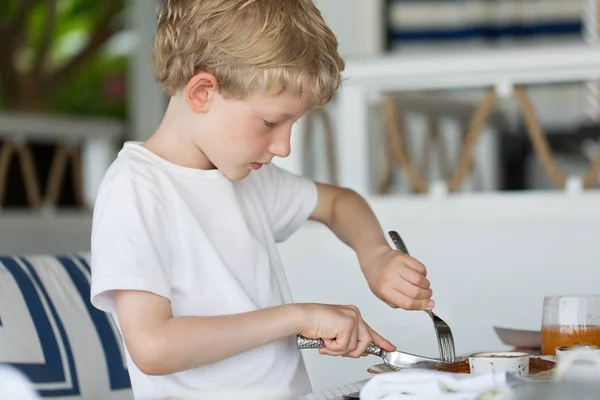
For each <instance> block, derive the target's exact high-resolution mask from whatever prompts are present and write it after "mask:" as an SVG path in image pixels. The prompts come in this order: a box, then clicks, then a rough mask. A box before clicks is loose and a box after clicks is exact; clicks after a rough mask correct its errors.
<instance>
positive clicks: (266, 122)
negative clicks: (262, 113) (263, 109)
mask: <svg viewBox="0 0 600 400" xmlns="http://www.w3.org/2000/svg"><path fill="white" fill-rule="evenodd" d="M263 121H264V122H265V126H266V127H267V128H269V129H272V128H275V126H276V125H277V124H276V123H275V122H269V121H266V120H263Z"/></svg>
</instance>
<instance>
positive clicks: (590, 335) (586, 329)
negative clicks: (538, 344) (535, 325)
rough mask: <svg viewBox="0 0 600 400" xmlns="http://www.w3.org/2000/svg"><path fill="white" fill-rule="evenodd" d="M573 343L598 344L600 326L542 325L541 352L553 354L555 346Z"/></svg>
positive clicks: (599, 341) (599, 344) (599, 340)
mask: <svg viewBox="0 0 600 400" xmlns="http://www.w3.org/2000/svg"><path fill="white" fill-rule="evenodd" d="M574 344H593V345H597V346H600V326H596V325H587V326H584V325H579V326H578V325H575V326H544V327H543V328H542V354H545V355H553V356H554V355H556V348H557V347H559V346H572V345H574Z"/></svg>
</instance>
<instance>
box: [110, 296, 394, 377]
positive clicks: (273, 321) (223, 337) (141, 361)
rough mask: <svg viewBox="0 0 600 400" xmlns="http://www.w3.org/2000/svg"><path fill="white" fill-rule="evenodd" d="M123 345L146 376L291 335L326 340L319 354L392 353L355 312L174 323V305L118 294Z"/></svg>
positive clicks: (315, 310)
mask: <svg viewBox="0 0 600 400" xmlns="http://www.w3.org/2000/svg"><path fill="white" fill-rule="evenodd" d="M114 295H115V304H116V309H117V314H118V318H119V323H120V326H121V330H122V332H123V339H124V341H125V344H126V346H127V349H128V351H129V354H130V355H131V358H132V360H133V362H134V363H135V364H136V366H137V367H138V368H139V369H140V371H142V372H143V373H145V374H147V375H167V374H172V373H175V372H179V371H184V370H188V369H191V368H195V367H198V366H201V365H206V364H210V363H214V362H217V361H221V360H224V359H226V358H229V357H231V356H234V355H236V354H239V353H242V352H244V351H247V350H250V349H254V348H256V347H260V346H262V345H265V344H267V343H270V342H273V341H277V340H280V339H283V338H286V337H289V336H292V335H296V334H302V335H304V336H306V337H309V338H322V339H324V342H325V345H326V347H325V348H322V349H320V350H319V351H320V352H321V354H328V355H332V356H349V357H360V356H362V355H364V353H365V350H366V348H367V346H368V345H369V344H370V343H375V344H377V345H379V346H381V347H382V348H383V349H384V350H387V351H393V350H395V349H396V348H395V346H393V345H392V344H391V343H390V342H389V341H387V340H386V339H384V338H382V337H381V336H380V335H379V334H377V333H376V332H375V331H373V330H372V329H371V328H370V327H369V326H368V325H367V324H366V323H365V322H364V321H363V319H362V317H361V316H360V312H359V311H358V309H357V308H356V307H353V306H338V305H327V304H287V305H282V306H277V307H271V308H266V309H261V310H257V311H251V312H246V313H240V314H232V315H221V316H214V317H196V316H182V317H173V313H172V310H171V302H170V301H169V300H168V299H166V298H165V297H162V296H159V295H157V294H155V293H151V292H147V291H137V290H119V291H115V292H114Z"/></svg>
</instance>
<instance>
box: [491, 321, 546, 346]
mask: <svg viewBox="0 0 600 400" xmlns="http://www.w3.org/2000/svg"><path fill="white" fill-rule="evenodd" d="M494 330H495V331H496V335H498V337H499V338H500V340H501V341H502V343H504V344H507V345H509V346H515V347H527V348H538V347H542V334H541V332H540V331H529V330H525V329H511V328H503V327H499V326H494Z"/></svg>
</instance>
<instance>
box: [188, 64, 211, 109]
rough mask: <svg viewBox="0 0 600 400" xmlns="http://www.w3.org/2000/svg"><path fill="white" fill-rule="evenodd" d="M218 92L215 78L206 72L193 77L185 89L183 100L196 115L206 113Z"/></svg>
mask: <svg viewBox="0 0 600 400" xmlns="http://www.w3.org/2000/svg"><path fill="white" fill-rule="evenodd" d="M218 90H219V86H218V83H217V78H216V77H215V76H214V75H213V74H210V73H208V72H199V73H198V74H196V75H194V76H193V77H192V79H190V81H189V82H188V84H187V86H186V87H185V100H186V101H187V103H188V105H189V106H190V108H191V109H192V110H193V111H194V112H197V113H203V112H206V111H208V108H209V106H210V102H211V100H212V98H213V96H214V94H215V93H217V92H218Z"/></svg>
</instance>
